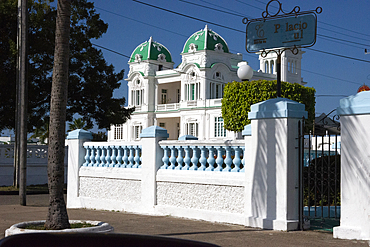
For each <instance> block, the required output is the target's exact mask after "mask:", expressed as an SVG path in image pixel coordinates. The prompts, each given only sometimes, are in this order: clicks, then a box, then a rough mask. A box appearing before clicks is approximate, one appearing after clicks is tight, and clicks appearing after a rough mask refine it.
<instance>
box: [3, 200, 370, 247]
mask: <svg viewBox="0 0 370 247" xmlns="http://www.w3.org/2000/svg"><path fill="white" fill-rule="evenodd" d="M47 204H48V195H28V196H27V206H20V205H19V197H18V196H17V195H0V239H1V238H4V232H5V230H6V229H7V228H9V227H10V226H11V225H13V224H15V223H19V222H23V221H32V220H42V219H45V218H46V213H47ZM68 215H69V218H70V219H75V220H99V221H104V222H108V223H109V224H110V225H112V226H113V227H114V229H115V232H116V233H136V234H149V235H162V236H169V237H176V238H184V239H191V240H197V241H203V242H209V243H214V244H217V245H220V246H238V247H240V246H369V244H368V242H367V241H354V240H340V239H333V237H332V234H331V233H323V232H315V231H303V232H302V231H294V232H279V231H267V230H260V229H255V228H246V227H243V226H239V225H229V224H216V223H210V222H205V221H196V220H187V219H182V218H174V217H169V216H147V215H136V214H129V213H125V212H112V211H97V210H87V209H69V210H68Z"/></svg>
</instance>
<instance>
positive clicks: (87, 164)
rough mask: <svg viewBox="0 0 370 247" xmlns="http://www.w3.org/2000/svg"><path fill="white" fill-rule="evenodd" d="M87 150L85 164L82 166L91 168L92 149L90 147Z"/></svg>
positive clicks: (86, 147)
mask: <svg viewBox="0 0 370 247" xmlns="http://www.w3.org/2000/svg"><path fill="white" fill-rule="evenodd" d="M85 149H86V155H85V162H84V163H83V164H82V166H89V163H90V148H89V146H85Z"/></svg>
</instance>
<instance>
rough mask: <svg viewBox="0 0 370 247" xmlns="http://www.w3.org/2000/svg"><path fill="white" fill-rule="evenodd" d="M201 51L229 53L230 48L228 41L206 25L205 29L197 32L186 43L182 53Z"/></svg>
mask: <svg viewBox="0 0 370 247" xmlns="http://www.w3.org/2000/svg"><path fill="white" fill-rule="evenodd" d="M201 50H213V51H223V52H229V47H228V45H227V43H226V41H225V40H224V39H223V38H222V37H221V36H220V35H219V34H217V33H216V32H214V31H212V30H211V29H208V26H207V25H206V26H205V28H204V29H201V30H200V31H198V32H195V33H194V34H193V35H191V36H190V37H189V38H188V40H187V41H186V42H185V45H184V48H183V49H182V53H187V52H194V51H201Z"/></svg>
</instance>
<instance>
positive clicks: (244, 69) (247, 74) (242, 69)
mask: <svg viewBox="0 0 370 247" xmlns="http://www.w3.org/2000/svg"><path fill="white" fill-rule="evenodd" d="M238 65H239V68H238V71H237V74H238V77H239V79H240V80H243V81H249V80H250V79H251V78H252V77H253V69H252V67H251V66H249V65H248V64H247V63H246V62H242V63H240V64H238Z"/></svg>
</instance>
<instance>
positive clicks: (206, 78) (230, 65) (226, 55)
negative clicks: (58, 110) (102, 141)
mask: <svg viewBox="0 0 370 247" xmlns="http://www.w3.org/2000/svg"><path fill="white" fill-rule="evenodd" d="M303 53H304V52H302V51H299V54H298V55H293V54H292V53H291V52H284V53H283V55H282V66H281V67H282V80H283V81H288V82H291V83H300V84H305V83H304V82H303V81H302V78H301V71H300V68H301V59H302V54H303ZM180 55H181V57H182V62H181V64H180V65H179V66H178V67H176V68H174V63H173V60H172V55H171V53H170V51H169V50H168V49H167V48H166V47H165V46H164V45H162V44H160V43H158V42H155V41H153V39H152V37H150V39H149V40H148V41H146V42H144V43H142V44H140V45H139V46H137V47H136V48H135V50H134V51H133V53H132V54H131V57H130V60H129V62H128V64H129V65H130V69H129V73H128V77H127V78H126V81H127V84H128V107H135V112H134V113H133V114H132V116H131V119H129V120H127V122H126V123H124V124H119V125H113V126H111V129H110V131H108V141H122V140H123V141H134V140H139V139H140V133H141V131H142V130H143V129H144V128H147V127H149V126H152V125H157V126H159V127H163V128H165V129H167V131H168V133H169V140H176V139H178V138H179V137H181V136H184V135H192V136H195V137H197V138H198V139H199V140H212V139H222V138H223V139H225V138H226V139H235V138H237V137H238V134H236V133H234V132H231V131H228V130H225V129H224V126H223V119H222V114H221V99H222V97H223V89H224V86H225V84H226V83H228V82H232V81H240V79H239V78H238V76H237V69H238V65H240V63H246V62H245V61H243V57H242V54H240V53H237V54H233V53H231V52H230V50H229V47H228V45H227V43H226V41H225V40H224V39H223V38H222V37H221V36H220V35H218V34H217V33H216V32H214V31H212V30H211V29H209V28H208V27H207V26H205V28H204V29H201V30H199V31H198V32H195V33H194V34H192V35H191V36H190V37H189V38H188V39H187V40H186V42H185V44H184V46H183V49H182V52H181V54H180ZM276 59H277V58H276V54H275V53H273V52H271V53H269V54H268V55H267V56H266V57H264V58H263V57H261V56H260V57H259V60H260V69H259V70H258V71H253V77H252V80H260V79H264V80H276V67H275V64H276Z"/></svg>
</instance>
